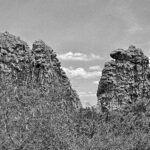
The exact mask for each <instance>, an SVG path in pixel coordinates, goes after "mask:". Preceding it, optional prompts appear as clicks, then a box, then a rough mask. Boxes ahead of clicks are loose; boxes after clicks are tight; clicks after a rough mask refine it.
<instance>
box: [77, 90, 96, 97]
mask: <svg viewBox="0 0 150 150" xmlns="http://www.w3.org/2000/svg"><path fill="white" fill-rule="evenodd" d="M78 94H79V96H80V97H89V96H95V97H96V93H94V92H91V91H88V92H78Z"/></svg>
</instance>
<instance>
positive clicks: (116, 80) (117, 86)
mask: <svg viewBox="0 0 150 150" xmlns="http://www.w3.org/2000/svg"><path fill="white" fill-rule="evenodd" d="M110 56H111V58H113V60H111V61H109V62H106V63H105V66H104V69H103V71H102V77H101V79H100V82H99V86H98V90H97V97H98V103H99V105H100V106H101V109H102V111H111V110H116V109H117V110H122V109H123V110H125V108H129V107H130V106H135V104H137V103H139V102H141V103H143V105H144V106H148V105H149V99H150V68H149V58H148V57H146V56H145V55H144V54H143V52H142V50H141V49H139V48H136V47H135V46H130V47H129V48H128V50H123V49H117V50H114V51H112V52H111V54H110ZM145 108H146V107H145Z"/></svg>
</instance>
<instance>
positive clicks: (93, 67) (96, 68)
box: [89, 65, 101, 70]
mask: <svg viewBox="0 0 150 150" xmlns="http://www.w3.org/2000/svg"><path fill="white" fill-rule="evenodd" d="M89 69H90V70H100V69H101V68H100V66H98V65H97V66H91V67H89Z"/></svg>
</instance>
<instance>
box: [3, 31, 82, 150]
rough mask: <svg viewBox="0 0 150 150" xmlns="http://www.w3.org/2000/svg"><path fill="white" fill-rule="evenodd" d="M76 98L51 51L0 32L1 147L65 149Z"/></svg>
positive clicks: (77, 102) (40, 43)
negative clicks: (29, 44) (31, 45)
mask: <svg viewBox="0 0 150 150" xmlns="http://www.w3.org/2000/svg"><path fill="white" fill-rule="evenodd" d="M81 107H82V106H81V102H80V100H79V97H78V95H77V93H76V91H75V90H73V89H72V87H71V84H70V81H69V79H68V77H67V76H66V74H65V72H64V71H63V70H62V68H61V64H60V62H59V60H58V59H57V55H56V53H55V52H54V51H53V49H52V48H51V47H49V46H47V45H46V44H45V43H44V42H43V41H35V42H34V43H33V47H32V49H30V48H29V46H28V45H27V43H26V42H24V41H22V40H21V39H20V38H19V37H15V36H14V35H11V34H9V33H8V32H5V33H0V149H9V150H23V149H32V150H34V149H35V150H37V149H64V150H66V148H65V146H66V145H71V144H70V143H71V142H72V141H73V137H74V132H73V130H74V127H73V125H72V119H71V117H72V115H73V113H76V112H78V110H79V109H80V108H81Z"/></svg>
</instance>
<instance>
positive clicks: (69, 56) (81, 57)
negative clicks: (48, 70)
mask: <svg viewBox="0 0 150 150" xmlns="http://www.w3.org/2000/svg"><path fill="white" fill-rule="evenodd" d="M58 58H59V59H61V60H66V61H67V60H72V61H92V60H98V59H101V57H100V56H98V55H95V54H93V53H91V54H89V55H87V54H84V53H73V52H67V53H65V54H59V55H58Z"/></svg>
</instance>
